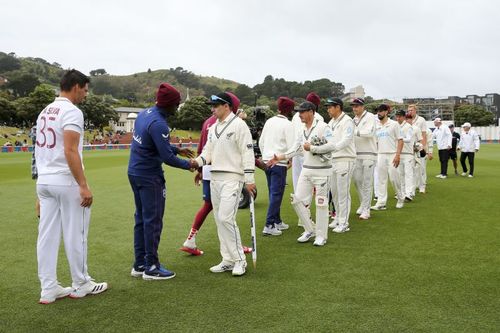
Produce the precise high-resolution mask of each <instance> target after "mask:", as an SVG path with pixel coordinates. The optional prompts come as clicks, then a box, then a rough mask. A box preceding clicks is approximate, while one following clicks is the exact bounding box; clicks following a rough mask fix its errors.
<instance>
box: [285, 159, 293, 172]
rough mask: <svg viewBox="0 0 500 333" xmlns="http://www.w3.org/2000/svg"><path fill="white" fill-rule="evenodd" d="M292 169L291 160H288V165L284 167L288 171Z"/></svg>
mask: <svg viewBox="0 0 500 333" xmlns="http://www.w3.org/2000/svg"><path fill="white" fill-rule="evenodd" d="M291 167H292V160H288V163H287V165H286V169H287V170H289V169H290V168H291Z"/></svg>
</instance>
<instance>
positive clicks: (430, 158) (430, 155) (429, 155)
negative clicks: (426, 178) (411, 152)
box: [427, 153, 432, 161]
mask: <svg viewBox="0 0 500 333" xmlns="http://www.w3.org/2000/svg"><path fill="white" fill-rule="evenodd" d="M427 157H428V158H429V161H430V160H432V153H428V154H427Z"/></svg>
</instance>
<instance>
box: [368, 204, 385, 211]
mask: <svg viewBox="0 0 500 333" xmlns="http://www.w3.org/2000/svg"><path fill="white" fill-rule="evenodd" d="M370 209H371V210H386V209H387V207H386V206H385V205H384V206H379V205H375V206H371V207H370Z"/></svg>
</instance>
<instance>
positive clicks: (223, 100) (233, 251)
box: [196, 93, 256, 276]
mask: <svg viewBox="0 0 500 333" xmlns="http://www.w3.org/2000/svg"><path fill="white" fill-rule="evenodd" d="M232 103H233V102H232V100H231V97H230V96H229V95H228V94H227V93H220V94H218V95H212V96H211V97H210V100H209V101H208V102H207V104H209V105H212V107H213V108H214V114H215V116H216V117H217V122H216V123H215V124H214V125H212V126H211V127H210V129H209V131H208V140H207V143H206V145H205V147H204V148H203V151H202V153H201V155H200V156H198V157H197V158H196V161H197V162H198V163H199V165H208V164H211V165H212V170H211V180H210V195H211V198H212V205H213V210H214V218H215V222H216V225H217V234H218V236H219V241H220V252H221V256H222V261H221V262H220V263H219V264H218V265H215V266H213V267H211V268H210V271H211V272H213V273H222V272H225V271H232V274H233V276H240V275H243V274H245V272H246V266H247V262H246V258H245V254H244V253H243V245H242V244H241V236H240V231H239V228H238V225H237V224H236V213H237V211H238V203H239V198H240V193H241V190H242V188H243V185H244V184H246V187H247V190H248V191H249V192H250V193H251V195H254V193H255V190H256V187H255V180H254V172H255V157H254V152H253V142H252V135H251V134H250V129H249V128H248V126H247V124H246V123H245V122H244V121H243V120H242V119H241V118H239V117H238V116H236V115H235V114H234V113H232V112H231V107H232V106H233V104H232Z"/></svg>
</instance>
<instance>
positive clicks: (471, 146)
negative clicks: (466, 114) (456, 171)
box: [458, 122, 481, 178]
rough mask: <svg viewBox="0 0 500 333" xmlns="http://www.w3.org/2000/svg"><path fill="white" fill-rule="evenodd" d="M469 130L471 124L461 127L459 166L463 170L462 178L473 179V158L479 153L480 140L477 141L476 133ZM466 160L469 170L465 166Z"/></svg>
mask: <svg viewBox="0 0 500 333" xmlns="http://www.w3.org/2000/svg"><path fill="white" fill-rule="evenodd" d="M470 128H471V124H470V123H469V122H467V123H464V124H463V125H462V134H461V135H460V142H459V145H458V149H459V150H460V151H461V153H460V164H461V165H462V170H463V173H462V176H464V177H465V176H467V177H469V178H472V177H474V157H475V155H476V153H477V152H478V151H479V145H480V143H481V140H480V139H479V135H478V134H477V133H476V131H474V130H471V129H470ZM466 159H468V160H469V170H467V165H466V164H465V160H466ZM467 171H468V172H469V175H467Z"/></svg>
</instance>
